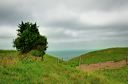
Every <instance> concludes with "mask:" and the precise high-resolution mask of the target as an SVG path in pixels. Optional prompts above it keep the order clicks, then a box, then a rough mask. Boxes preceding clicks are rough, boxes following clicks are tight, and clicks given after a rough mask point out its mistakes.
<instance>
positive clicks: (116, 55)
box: [68, 48, 128, 66]
mask: <svg viewBox="0 0 128 84" xmlns="http://www.w3.org/2000/svg"><path fill="white" fill-rule="evenodd" d="M126 56H128V48H109V49H104V50H98V51H93V52H89V53H87V54H83V55H81V56H79V57H76V58H73V59H71V60H69V61H68V64H70V65H71V66H78V65H79V63H80V64H92V63H98V62H106V61H120V60H124V59H125V58H126Z"/></svg>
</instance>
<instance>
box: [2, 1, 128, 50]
mask: <svg viewBox="0 0 128 84" xmlns="http://www.w3.org/2000/svg"><path fill="white" fill-rule="evenodd" d="M127 9H128V0H77V1H74V0H52V1H51V0H38V1H35V0H22V1H17V0H11V1H10V0H3V1H0V41H1V43H0V47H1V48H4V46H2V45H3V44H4V42H5V41H6V42H8V43H7V44H8V45H7V46H6V48H11V46H10V45H11V44H12V43H11V41H12V40H13V38H15V37H16V29H17V25H18V23H20V22H21V21H22V20H23V21H32V22H37V24H38V25H39V26H40V27H39V30H40V32H41V34H42V35H45V36H47V37H48V42H49V50H54V49H58V50H59V49H60V47H61V48H62V49H84V48H87V49H91V48H105V47H113V46H128V44H127V42H128V40H127V36H128V10H127ZM9 42H10V43H9Z"/></svg>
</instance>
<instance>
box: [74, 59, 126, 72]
mask: <svg viewBox="0 0 128 84" xmlns="http://www.w3.org/2000/svg"><path fill="white" fill-rule="evenodd" d="M125 65H126V61H125V60H122V61H118V62H114V61H108V62H102V63H96V64H89V65H88V64H81V65H79V66H77V67H76V68H77V69H79V70H82V71H84V72H91V71H96V70H103V69H116V68H120V67H123V66H125Z"/></svg>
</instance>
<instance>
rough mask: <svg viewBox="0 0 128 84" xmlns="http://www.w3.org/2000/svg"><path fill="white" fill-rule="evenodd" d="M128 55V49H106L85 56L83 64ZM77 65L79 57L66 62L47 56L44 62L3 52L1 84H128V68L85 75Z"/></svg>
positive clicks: (0, 67)
mask: <svg viewBox="0 0 128 84" xmlns="http://www.w3.org/2000/svg"><path fill="white" fill-rule="evenodd" d="M127 51H128V48H111V49H105V50H101V51H94V52H90V53H88V54H86V55H82V59H83V63H88V64H89V63H97V62H104V61H109V60H114V61H118V60H122V59H123V58H124V57H125V55H126V54H127V53H126V52H127ZM106 54H107V55H106ZM102 55H104V56H102ZM108 55H109V56H108ZM84 56H87V57H84ZM78 61H79V57H77V58H74V59H72V60H69V61H68V62H64V61H61V60H59V59H57V58H55V57H52V56H49V55H45V56H44V60H41V58H39V57H33V56H31V55H30V54H26V55H19V54H18V52H16V51H9V50H8V51H4V50H0V84H127V83H128V66H125V67H122V68H119V69H112V70H102V71H95V72H91V73H85V72H82V71H79V70H76V68H75V67H74V66H76V65H77V63H78ZM72 66H73V67H72Z"/></svg>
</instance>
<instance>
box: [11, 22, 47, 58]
mask: <svg viewBox="0 0 128 84" xmlns="http://www.w3.org/2000/svg"><path fill="white" fill-rule="evenodd" d="M18 28H19V29H18V30H17V31H18V34H17V38H16V39H14V41H13V43H14V45H13V46H14V47H16V49H17V50H18V51H20V52H21V53H28V52H30V51H31V50H37V51H39V52H41V54H40V56H43V55H44V54H45V51H46V49H47V44H48V43H47V38H46V37H45V36H42V35H40V33H39V31H38V26H37V25H36V23H35V24H33V23H30V22H26V23H24V22H22V23H21V24H19V25H18Z"/></svg>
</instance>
